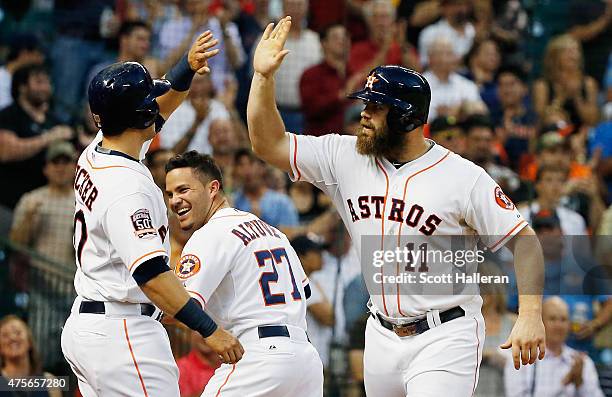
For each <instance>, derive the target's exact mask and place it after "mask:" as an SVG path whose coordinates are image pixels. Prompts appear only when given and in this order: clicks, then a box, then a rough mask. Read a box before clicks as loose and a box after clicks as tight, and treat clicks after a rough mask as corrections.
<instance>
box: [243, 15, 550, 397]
mask: <svg viewBox="0 0 612 397" xmlns="http://www.w3.org/2000/svg"><path fill="white" fill-rule="evenodd" d="M290 27H291V18H290V17H285V18H283V19H282V20H281V21H280V22H279V23H278V24H277V25H276V26H275V27H274V26H273V25H272V24H270V25H269V26H268V27H267V28H266V30H265V31H264V33H263V36H262V39H261V41H260V42H259V44H258V46H257V48H256V50H255V54H254V59H253V67H254V72H255V73H254V76H253V81H252V85H251V91H250V96H249V101H248V108H247V118H248V126H249V134H250V139H251V144H252V146H253V150H254V151H255V153H256V154H257V155H258V156H260V157H261V158H262V159H264V160H265V161H267V162H268V163H270V164H272V165H274V166H276V167H278V168H280V169H282V170H285V171H287V172H289V173H290V176H291V177H292V179H293V180H305V181H308V182H310V183H312V184H314V185H315V186H317V187H319V188H320V189H321V190H323V191H324V192H326V193H327V194H328V195H329V196H330V197H331V198H332V200H333V201H334V203H335V205H336V208H337V209H338V212H339V213H340V215H341V216H342V218H343V221H344V223H345V225H346V227H347V229H348V230H349V232H350V235H351V238H352V241H353V244H354V245H355V247H356V248H357V251H358V252H359V253H360V260H361V262H362V263H361V264H362V269H366V268H372V258H369V257H364V256H363V254H362V246H363V245H364V241H368V240H367V238H366V237H367V236H374V237H375V238H377V239H378V241H379V245H380V248H381V249H388V250H393V249H395V248H399V247H402V246H403V243H402V244H400V242H403V241H406V240H408V241H409V240H410V239H418V238H420V237H423V238H424V237H428V238H430V239H434V238H438V237H440V236H466V235H467V236H475V239H477V238H479V239H480V240H481V242H482V243H483V244H485V245H486V246H488V249H490V250H491V251H495V250H497V249H499V248H500V247H502V246H503V245H507V246H508V247H509V248H510V249H511V250H513V252H514V261H515V270H516V273H517V279H518V284H519V292H520V293H521V294H522V295H521V296H520V310H519V316H518V319H517V321H516V323H515V325H514V327H513V329H512V332H511V334H510V335H509V337H508V339H507V341H506V342H505V343H504V344H503V345H502V346H501V347H502V348H505V349H511V350H512V356H513V360H514V365H515V368H517V369H518V368H519V366H520V364H521V362H522V364H523V365H526V364H528V363H529V364H532V363H534V362H535V361H536V359H538V358H539V359H542V358H543V357H544V346H545V341H544V326H543V323H542V316H541V300H542V299H541V295H540V294H539V293H538V290H537V289H535V290H534V289H531V288H532V287H534V288H537V286H538V285H540V284H541V282H542V277H543V258H542V253H541V247H540V245H539V243H538V242H537V239H536V238H534V237H533V236H534V235H535V234H534V232H533V230H532V229H531V228H530V227H529V226H528V225H527V222H526V221H525V220H524V219H523V218H522V216H521V215H520V214H519V212H518V211H517V210H516V208H515V207H514V204H513V203H512V202H511V201H510V200H509V199H508V198H507V197H506V196H505V195H504V194H503V192H502V191H501V189H500V188H499V186H497V185H496V183H495V182H494V181H493V180H492V179H491V178H490V177H489V176H488V175H487V174H486V172H485V171H484V170H483V169H482V168H480V167H478V166H476V165H474V164H473V163H471V162H469V161H467V160H465V159H463V158H461V157H460V156H459V155H457V154H455V153H452V152H450V151H449V150H447V149H445V148H444V147H442V146H440V145H437V144H436V143H435V142H433V141H431V140H429V139H425V137H424V135H423V125H424V124H425V123H426V120H427V115H428V112H429V103H430V99H431V93H430V88H429V84H428V83H427V81H426V80H425V79H424V78H423V76H421V75H420V74H419V73H417V72H415V71H412V70H409V69H406V68H403V67H398V66H380V67H377V68H375V69H374V70H372V72H371V73H370V75H369V77H368V79H367V83H366V85H365V88H364V89H363V90H361V91H359V92H356V93H354V94H351V95H350V96H349V97H350V98H358V99H361V100H363V101H364V103H365V108H364V110H363V111H362V112H361V130H360V131H359V133H358V136H357V137H354V136H342V135H335V134H332V135H327V136H324V137H311V136H303V135H297V134H293V133H289V132H285V128H284V125H283V121H282V119H281V117H280V115H279V113H278V112H277V111H276V103H275V100H274V88H275V87H274V73H275V72H276V70H277V69H278V67H279V66H280V64H281V62H282V60H283V58H284V57H285V56H287V54H288V51H287V50H284V49H283V46H284V43H285V40H286V39H287V35H288V33H289V30H290ZM289 56H291V55H289ZM496 236H497V237H496ZM518 236H521V238H519V237H518ZM453 265H455V264H454V263H451V264H450V265H448V266H449V267H452V266H453ZM432 266H433V265H430V268H428V267H427V266H425V267H424V268H421V267H419V268H418V269H414V268H412V269H411V271H412V272H413V273H414V274H417V273H421V272H428V271H433V270H437V271H439V270H444V269H433V268H431V267H432ZM391 269H393V272H394V273H395V269H396V267H395V263H393V267H392V268H391ZM397 269H399V267H398V268H397ZM383 271H386V272H387V274H388V272H389V269H388V268H381V269H380V273H382V272H383ZM380 273H379V274H378V275H379V276H384V275H385V274H380ZM422 274H424V275H426V273H422ZM366 283H367V278H366ZM394 283H397V284H391V285H389V284H386V285H385V284H381V285H380V286H379V287H378V288H379V290H378V291H373V290H372V289H371V288H369V292H370V296H371V298H370V311H371V313H372V315H371V316H370V318H369V320H368V323H367V328H366V335H365V341H366V343H365V353H364V375H365V388H366V392H367V394H368V395H369V396H373V397H380V396H385V397H387V396H390V397H395V396H398V397H399V396H410V397H424V396H432V397H434V396H435V397H439V396H443V395H452V396H471V395H472V393H473V391H474V389H475V387H476V384H477V381H478V367H479V364H480V360H481V355H482V347H483V341H484V335H485V332H484V320H483V317H482V315H481V312H480V309H481V305H482V298H481V297H480V296H479V295H478V294H477V293H476V294H452V293H449V294H445V295H423V294H405V293H403V294H401V293H400V286H399V282H398V281H395V282H394ZM533 291H536V292H533Z"/></svg>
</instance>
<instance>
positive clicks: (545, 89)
mask: <svg viewBox="0 0 612 397" xmlns="http://www.w3.org/2000/svg"><path fill="white" fill-rule="evenodd" d="M583 70H584V59H583V58H582V49H581V47H580V43H579V42H578V41H576V40H575V39H573V38H572V37H571V36H569V35H562V36H558V37H556V38H554V39H553V40H551V41H550V43H549V44H548V46H547V47H546V53H545V55H544V73H543V77H542V78H541V79H539V80H537V81H536V82H535V83H534V86H533V101H534V104H535V110H536V112H537V113H538V115H539V116H540V118H542V119H544V118H545V115H546V113H548V112H550V111H556V110H559V109H562V110H563V111H565V112H566V113H567V114H568V115H569V118H570V121H571V124H572V125H573V127H574V131H578V130H579V129H580V128H581V127H582V126H583V125H586V126H592V125H594V124H595V123H596V122H597V120H598V117H599V110H598V108H597V91H598V87H597V82H596V81H595V79H593V78H592V77H590V76H586V75H585V74H584V71H583Z"/></svg>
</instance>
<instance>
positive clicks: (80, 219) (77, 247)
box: [72, 210, 87, 266]
mask: <svg viewBox="0 0 612 397" xmlns="http://www.w3.org/2000/svg"><path fill="white" fill-rule="evenodd" d="M77 221H78V222H80V223H81V237H80V238H79V243H78V245H77V238H76V237H77ZM86 241H87V226H86V225H85V214H84V213H83V210H78V211H77V212H76V214H74V237H73V241H72V242H73V245H74V249H75V250H76V254H77V264H78V265H79V266H81V255H83V246H84V245H85V242H86Z"/></svg>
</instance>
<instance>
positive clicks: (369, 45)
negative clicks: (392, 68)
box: [348, 40, 402, 74]
mask: <svg viewBox="0 0 612 397" xmlns="http://www.w3.org/2000/svg"><path fill="white" fill-rule="evenodd" d="M379 51H380V47H379V45H378V44H376V43H374V42H373V41H371V40H364V41H360V42H358V43H355V44H353V46H352V47H351V54H350V57H349V64H348V70H349V71H350V74H354V73H356V72H360V71H361V69H363V68H364V67H366V66H367V65H368V64H369V63H370V62H372V59H373V58H374V57H375V56H376V54H377V53H378V52H379ZM384 63H385V65H401V64H402V49H401V48H400V46H399V44H397V43H395V42H394V43H392V44H391V46H390V47H389V51H387V57H386V58H385V62H384ZM368 72H369V70H368V71H366V73H368Z"/></svg>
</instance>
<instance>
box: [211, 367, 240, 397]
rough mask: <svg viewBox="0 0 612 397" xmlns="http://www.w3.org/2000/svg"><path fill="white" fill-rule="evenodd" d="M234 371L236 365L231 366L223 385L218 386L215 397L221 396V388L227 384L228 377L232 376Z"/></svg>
mask: <svg viewBox="0 0 612 397" xmlns="http://www.w3.org/2000/svg"><path fill="white" fill-rule="evenodd" d="M235 370H236V364H232V370H231V371H230V373H229V374H227V378H225V381H224V382H223V384H222V385H221V386H219V390H217V394H215V397H219V396H220V395H221V389H223V386H225V385H226V384H227V381H228V380H229V378H230V376H232V374H233V373H234V371H235Z"/></svg>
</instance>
